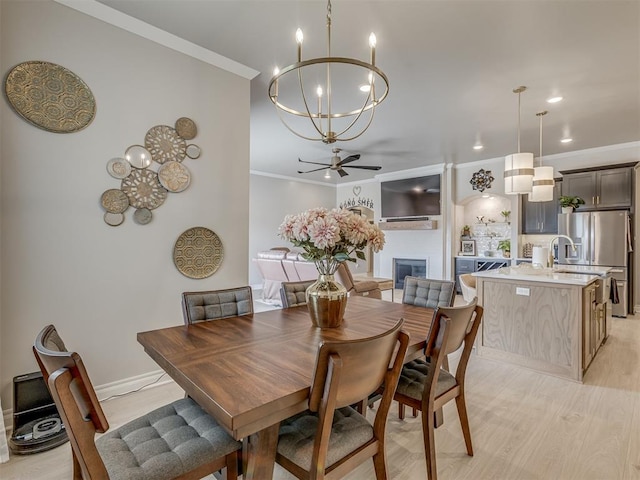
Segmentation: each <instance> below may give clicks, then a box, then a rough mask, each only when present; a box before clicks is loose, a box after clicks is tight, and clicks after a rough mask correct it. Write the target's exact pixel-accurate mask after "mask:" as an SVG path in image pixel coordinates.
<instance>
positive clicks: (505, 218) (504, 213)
mask: <svg viewBox="0 0 640 480" xmlns="http://www.w3.org/2000/svg"><path fill="white" fill-rule="evenodd" d="M500 215H502V216H503V217H504V221H505V222H506V223H507V224H509V225H510V224H511V222H509V216H510V215H511V210H503V211H501V212H500Z"/></svg>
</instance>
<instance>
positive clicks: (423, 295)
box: [402, 276, 455, 308]
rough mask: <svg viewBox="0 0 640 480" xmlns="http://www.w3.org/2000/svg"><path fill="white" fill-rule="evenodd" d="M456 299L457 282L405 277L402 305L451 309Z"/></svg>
mask: <svg viewBox="0 0 640 480" xmlns="http://www.w3.org/2000/svg"><path fill="white" fill-rule="evenodd" d="M454 298H455V282H452V281H449V280H431V279H428V278H418V277H412V276H407V277H404V288H403V290H402V303H407V304H409V305H416V306H418V307H428V308H438V307H450V306H452V305H453V300H454Z"/></svg>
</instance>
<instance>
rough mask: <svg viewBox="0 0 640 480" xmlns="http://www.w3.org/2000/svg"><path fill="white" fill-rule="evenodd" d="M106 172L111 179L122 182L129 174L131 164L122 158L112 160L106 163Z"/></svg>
mask: <svg viewBox="0 0 640 480" xmlns="http://www.w3.org/2000/svg"><path fill="white" fill-rule="evenodd" d="M107 172H109V175H111V176H112V177H113V178H118V179H120V180H122V179H123V178H124V177H128V176H129V174H130V173H131V164H130V163H129V162H127V161H126V160H125V159H124V158H112V159H111V160H109V161H108V162H107Z"/></svg>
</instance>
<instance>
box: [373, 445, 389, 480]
mask: <svg viewBox="0 0 640 480" xmlns="http://www.w3.org/2000/svg"><path fill="white" fill-rule="evenodd" d="M373 468H375V471H376V480H387V464H386V462H385V459H384V450H379V451H378V453H376V454H375V455H374V456H373Z"/></svg>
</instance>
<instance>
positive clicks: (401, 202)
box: [380, 175, 440, 218]
mask: <svg viewBox="0 0 640 480" xmlns="http://www.w3.org/2000/svg"><path fill="white" fill-rule="evenodd" d="M380 193H381V202H380V204H381V216H382V218H411V217H426V216H429V215H440V175H429V176H426V177H416V178H405V179H402V180H392V181H389V182H381V183H380Z"/></svg>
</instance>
